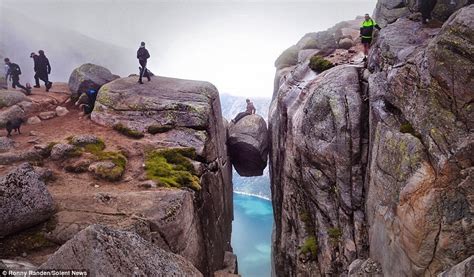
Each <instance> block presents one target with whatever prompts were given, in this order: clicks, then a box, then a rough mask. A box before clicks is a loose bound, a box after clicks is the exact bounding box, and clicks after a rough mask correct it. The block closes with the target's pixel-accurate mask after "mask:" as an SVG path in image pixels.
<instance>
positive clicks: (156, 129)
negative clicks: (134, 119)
mask: <svg viewBox="0 0 474 277" xmlns="http://www.w3.org/2000/svg"><path fill="white" fill-rule="evenodd" d="M173 128H174V127H173V126H171V125H162V126H159V125H151V126H149V127H148V133H150V134H152V135H155V134H160V133H166V132H168V131H169V130H172V129H173Z"/></svg>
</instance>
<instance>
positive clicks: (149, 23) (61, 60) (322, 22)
mask: <svg viewBox="0 0 474 277" xmlns="http://www.w3.org/2000/svg"><path fill="white" fill-rule="evenodd" d="M374 7H375V0H370V1H268V0H267V1H160V2H156V1H130V0H127V1H117V0H115V1H114V0H102V1H68V0H66V1H59V0H43V1H33V0H28V1H25V0H15V1H13V0H1V1H0V18H1V25H0V41H1V50H2V52H3V53H4V54H6V55H8V56H11V57H12V58H15V59H17V60H18V61H19V62H20V63H21V64H20V65H21V66H22V67H23V68H29V67H31V66H32V61H31V59H30V58H29V54H30V52H32V51H37V50H39V49H44V50H45V51H46V54H47V55H48V57H49V58H50V60H51V63H52V66H53V73H52V76H51V77H52V79H53V81H54V80H62V81H66V80H67V78H68V77H69V74H70V71H71V70H72V68H74V67H75V66H78V65H80V64H81V63H84V62H95V63H98V64H101V65H104V66H106V67H109V69H110V70H111V71H112V72H114V73H116V74H119V75H122V76H123V75H128V74H129V73H135V72H136V71H137V67H138V65H137V64H136V59H135V51H136V49H137V48H138V45H139V43H140V41H145V42H147V48H148V49H149V50H150V53H151V58H150V60H149V67H150V69H151V70H152V71H153V72H155V73H157V74H159V75H164V76H172V77H178V78H186V79H199V80H206V81H210V82H212V83H213V84H215V85H216V86H217V88H218V89H219V90H220V91H221V92H226V93H230V94H233V95H243V96H258V95H260V96H270V95H271V93H272V90H273V88H272V87H271V86H272V84H273V77H274V76H273V75H274V67H273V63H274V61H275V58H276V57H278V55H279V54H280V53H281V52H282V51H283V50H284V49H286V48H287V47H288V46H289V45H291V44H293V43H294V42H295V41H297V40H298V39H299V38H300V37H302V36H303V35H304V34H305V33H307V32H314V31H320V30H324V29H326V28H328V27H330V26H332V25H333V24H334V23H335V22H338V21H341V20H347V19H349V18H354V17H356V16H357V15H361V14H364V13H366V12H369V13H371V12H372V11H373V9H374ZM29 76H31V72H30V73H27V72H26V70H25V75H24V76H23V78H30V77H29Z"/></svg>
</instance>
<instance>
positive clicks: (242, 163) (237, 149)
mask: <svg viewBox="0 0 474 277" xmlns="http://www.w3.org/2000/svg"><path fill="white" fill-rule="evenodd" d="M227 145H228V147H229V153H230V158H231V162H232V165H233V166H234V168H235V170H237V173H239V175H240V176H245V177H250V176H261V175H263V170H264V169H265V167H267V161H268V130H267V124H266V122H265V120H264V119H263V118H262V117H261V116H259V115H256V114H252V115H248V116H245V117H244V118H242V119H241V120H239V121H238V122H237V123H235V124H231V125H230V126H229V137H228V139H227Z"/></svg>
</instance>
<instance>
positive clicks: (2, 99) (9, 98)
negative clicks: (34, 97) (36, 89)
mask: <svg viewBox="0 0 474 277" xmlns="http://www.w3.org/2000/svg"><path fill="white" fill-rule="evenodd" d="M23 101H27V102H30V101H31V100H30V99H28V97H26V95H25V94H24V93H22V92H20V91H15V90H7V91H2V92H1V93H0V108H5V107H11V106H13V105H15V104H18V103H20V102H23Z"/></svg>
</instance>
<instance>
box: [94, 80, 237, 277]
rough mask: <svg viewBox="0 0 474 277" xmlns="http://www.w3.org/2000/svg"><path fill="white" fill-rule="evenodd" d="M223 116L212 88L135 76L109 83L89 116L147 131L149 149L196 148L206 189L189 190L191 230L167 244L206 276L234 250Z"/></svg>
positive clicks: (176, 234) (177, 233)
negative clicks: (226, 252) (231, 240)
mask: <svg viewBox="0 0 474 277" xmlns="http://www.w3.org/2000/svg"><path fill="white" fill-rule="evenodd" d="M221 114H222V113H221V107H220V100H219V95H218V92H217V89H216V88H215V87H214V86H213V85H212V84H210V83H207V82H199V81H190V80H180V79H173V78H165V77H157V76H154V77H152V80H151V82H145V84H143V85H139V84H137V83H136V78H135V77H127V78H121V79H117V80H114V81H112V82H110V83H108V84H105V85H104V86H102V88H101V89H100V91H99V94H98V97H97V102H96V105H95V109H94V111H93V113H92V115H91V118H92V120H93V121H95V122H96V123H99V124H101V125H105V126H111V127H112V126H116V125H117V124H120V125H122V126H124V127H125V128H127V129H130V130H135V131H137V132H142V133H146V135H145V137H144V138H143V139H141V140H140V141H141V142H142V143H143V144H146V145H148V148H150V147H151V148H152V149H153V148H155V149H158V148H168V147H192V148H194V149H195V150H196V154H197V161H196V163H197V164H198V165H197V167H198V168H200V169H201V170H200V176H199V178H200V185H201V187H202V189H201V190H199V191H197V192H194V193H192V194H191V193H189V192H188V193H189V195H188V196H186V199H187V200H186V201H185V202H184V203H187V204H186V207H187V209H186V210H184V211H183V212H182V215H180V217H181V216H185V215H187V216H185V217H186V218H188V219H187V221H186V222H188V221H189V222H188V224H191V226H193V227H192V228H191V229H189V230H188V229H186V230H182V229H181V227H179V228H178V227H176V226H178V225H172V226H175V227H173V228H175V229H176V230H175V231H173V232H171V231H170V232H168V231H166V232H165V233H170V234H173V235H172V237H173V238H167V239H166V240H170V241H172V242H175V243H171V242H169V243H168V244H169V248H170V250H171V251H172V252H175V253H178V254H181V255H183V256H185V257H186V258H187V259H189V260H191V261H193V264H194V265H195V266H196V267H197V268H198V269H199V270H200V271H201V272H202V273H203V274H204V275H206V276H209V275H210V274H212V273H213V272H214V271H217V270H219V269H222V267H223V263H224V253H225V251H230V250H231V246H230V235H231V228H232V226H231V223H232V218H233V209H232V180H231V163H230V159H229V157H228V153H227V146H226V129H225V128H224V125H223V119H222V115H221ZM152 130H159V131H158V132H153V131H152ZM150 193H151V192H150ZM150 197H151V196H150ZM153 197H154V196H153ZM175 197H178V195H175ZM179 198H180V197H179ZM154 203H156V202H154ZM153 226H156V225H155V224H153ZM158 226H160V225H158ZM186 226H187V225H186ZM170 228H171V227H170ZM165 230H166V229H165ZM170 230H171V229H170ZM191 230H192V231H191ZM163 232H164V231H163ZM188 233H190V234H188ZM188 236H189V237H188ZM188 240H189V241H188Z"/></svg>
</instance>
